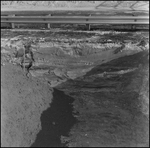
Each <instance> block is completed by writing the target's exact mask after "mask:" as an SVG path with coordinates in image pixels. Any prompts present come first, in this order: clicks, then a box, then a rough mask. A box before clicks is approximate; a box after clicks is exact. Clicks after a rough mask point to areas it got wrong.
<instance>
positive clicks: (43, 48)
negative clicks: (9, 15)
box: [1, 28, 149, 147]
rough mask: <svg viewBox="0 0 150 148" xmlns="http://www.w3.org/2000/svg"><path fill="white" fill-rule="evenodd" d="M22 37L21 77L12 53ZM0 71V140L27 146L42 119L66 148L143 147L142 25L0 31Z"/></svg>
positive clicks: (145, 42)
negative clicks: (26, 55) (27, 64)
mask: <svg viewBox="0 0 150 148" xmlns="http://www.w3.org/2000/svg"><path fill="white" fill-rule="evenodd" d="M29 39H30V40H32V41H33V42H32V49H33V57H34V60H35V62H34V64H33V66H32V67H31V68H30V76H29V78H28V77H26V75H25V73H24V71H23V69H21V67H20V66H19V64H18V63H19V59H16V58H15V56H14V55H15V53H16V52H17V51H19V50H22V49H23V42H26V41H27V40H29ZM1 70H2V72H1V75H2V77H1V80H2V82H1V89H2V99H1V100H2V109H1V111H2V129H3V130H2V146H4V147H7V146H15V147H19V146H21V147H22V146H24V147H30V146H31V145H32V144H33V143H34V142H35V141H36V136H37V139H38V134H39V135H40V132H39V131H40V130H41V129H42V128H43V129H44V127H45V128H46V126H47V125H46V119H45V118H49V121H48V124H49V123H50V126H49V129H51V130H48V131H49V132H50V131H53V132H55V131H58V130H59V132H58V135H59V136H58V137H59V138H58V137H57V139H56V141H57V142H59V144H60V145H63V144H64V145H65V146H67V147H74V146H76V147H85V146H87V147H89V146H92V147H97V146H99V147H103V146H110V147H114V146H117V147H119V146H121V147H132V146H133V147H134V146H135V147H141V146H143V147H144V146H147V147H148V146H149V77H148V74H149V34H148V33H147V32H117V31H81V30H80V31H79V30H73V29H72V30H69V29H68V30H65V29H64V30H63V29H58V28H57V29H54V30H49V31H47V30H45V31H44V30H2V31H1ZM70 97H71V98H72V99H71V100H70V99H69V98H70ZM52 98H53V99H52ZM66 98H68V99H67V100H68V101H67V100H66ZM63 100H64V101H63ZM69 101H70V106H69V104H68V103H69ZM72 101H73V102H72ZM59 102H60V104H59ZM61 102H62V103H61ZM66 107H67V108H69V109H68V110H67V109H66ZM72 107H73V109H72ZM46 109H47V110H46ZM45 110H46V111H45ZM65 110H67V111H68V113H67V114H65V113H63V111H65ZM43 111H44V112H43ZM61 112H62V114H61ZM72 112H73V113H72ZM42 113H43V114H42ZM61 115H62V116H61ZM45 116H46V117H45ZM64 116H66V118H63V117H64ZM62 118H63V119H62ZM53 120H54V121H53ZM66 120H67V121H68V120H69V121H72V122H69V123H67V126H66V128H64V127H63V126H61V121H62V125H65V123H66ZM75 121H77V122H75ZM55 122H58V123H59V124H58V126H56V124H57V123H55ZM51 123H53V124H51ZM54 124H55V126H54ZM69 124H70V125H69ZM41 126H42V127H41ZM53 127H55V128H53ZM6 129H7V130H6ZM41 132H44V131H42V130H41ZM56 134H57V132H56ZM41 135H44V133H41ZM55 136H56V135H55ZM41 137H42V136H41ZM43 137H44V138H45V140H46V137H47V138H48V140H49V141H50V139H51V140H52V139H53V138H50V137H53V135H51V134H49V135H47V136H43ZM48 140H46V142H49V141H48ZM60 140H61V143H60ZM38 141H39V142H40V140H38ZM57 142H56V143H53V144H52V145H53V146H60V145H59V144H58V143H57ZM43 143H44V142H43ZM40 146H44V144H42V145H40Z"/></svg>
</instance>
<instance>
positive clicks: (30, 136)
mask: <svg viewBox="0 0 150 148" xmlns="http://www.w3.org/2000/svg"><path fill="white" fill-rule="evenodd" d="M52 92H53V90H52V89H51V88H49V87H48V86H47V85H44V84H43V83H42V82H41V81H40V80H37V79H36V78H32V77H30V78H27V77H26V76H25V74H24V72H23V71H22V69H21V68H20V67H16V66H14V65H12V64H10V63H5V66H1V103H2V105H1V129H2V131H1V146H2V147H29V146H30V145H31V144H32V143H33V142H34V141H35V139H36V135H37V133H38V132H39V131H40V130H41V121H40V116H41V113H42V112H43V111H44V110H46V109H47V108H48V107H49V106H50V103H51V101H52V97H53V96H52Z"/></svg>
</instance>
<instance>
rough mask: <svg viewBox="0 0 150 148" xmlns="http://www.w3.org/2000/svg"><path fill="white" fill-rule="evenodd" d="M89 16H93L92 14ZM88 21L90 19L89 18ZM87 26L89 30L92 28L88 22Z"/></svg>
mask: <svg viewBox="0 0 150 148" xmlns="http://www.w3.org/2000/svg"><path fill="white" fill-rule="evenodd" d="M89 16H91V14H90V15H89ZM87 21H88V19H87ZM86 27H87V29H88V30H91V26H90V24H86Z"/></svg>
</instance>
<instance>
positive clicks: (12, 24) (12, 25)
mask: <svg viewBox="0 0 150 148" xmlns="http://www.w3.org/2000/svg"><path fill="white" fill-rule="evenodd" d="M8 16H12V17H14V16H15V15H14V14H13V15H8ZM11 28H12V29H14V28H15V23H11Z"/></svg>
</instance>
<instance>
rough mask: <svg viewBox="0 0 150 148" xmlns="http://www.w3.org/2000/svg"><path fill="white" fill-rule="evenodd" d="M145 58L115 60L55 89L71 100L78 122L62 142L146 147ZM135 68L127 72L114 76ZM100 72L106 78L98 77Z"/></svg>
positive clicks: (90, 145) (147, 141)
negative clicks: (105, 74) (68, 96)
mask: <svg viewBox="0 0 150 148" xmlns="http://www.w3.org/2000/svg"><path fill="white" fill-rule="evenodd" d="M145 56H146V57H147V56H148V55H147V53H143V52H140V53H137V54H134V55H132V56H125V57H123V58H119V59H115V60H113V61H110V62H108V63H106V64H102V65H99V66H97V67H95V68H93V69H92V70H91V71H89V72H88V73H87V74H86V75H85V76H84V78H80V77H79V78H77V79H75V80H74V81H73V82H72V81H68V82H65V83H63V84H61V85H59V86H57V89H60V90H63V91H64V92H66V94H68V95H70V96H71V97H73V98H75V101H74V112H75V113H78V115H76V117H77V119H78V121H79V123H78V124H76V125H74V127H73V128H72V129H71V131H70V135H69V136H68V137H63V138H62V141H64V142H66V141H67V142H68V146H69V147H106V146H107V147H141V146H142V147H145V146H146V147H148V146H149V132H148V131H149V113H148V112H149V108H148V104H149V103H148V102H149V99H148V98H149V87H148V85H149V83H148V81H147V80H146V79H148V75H147V74H148V70H149V66H148V61H147V60H148V59H147V58H146V57H145ZM139 59H140V60H139ZM139 64H141V66H140V68H139V66H138V65H139ZM135 67H136V68H137V69H136V70H133V71H131V72H127V73H122V74H119V73H116V72H117V71H121V70H122V71H124V69H129V68H135ZM104 71H106V72H107V73H108V75H107V76H106V77H103V76H99V75H100V74H101V73H103V72H104ZM112 72H114V73H116V75H112ZM109 74H110V75H109ZM142 90H144V92H143V93H144V94H143V95H142V96H141V95H140V93H139V92H141V91H142Z"/></svg>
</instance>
